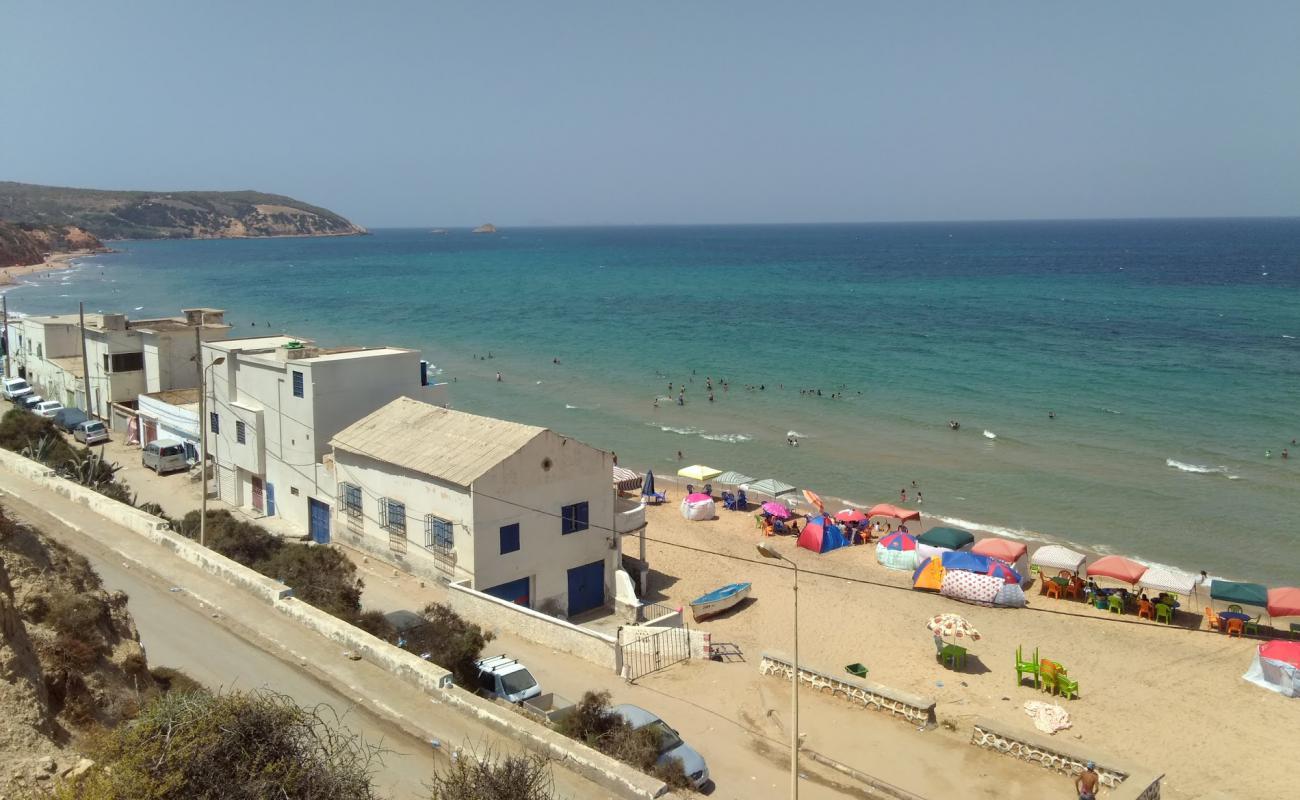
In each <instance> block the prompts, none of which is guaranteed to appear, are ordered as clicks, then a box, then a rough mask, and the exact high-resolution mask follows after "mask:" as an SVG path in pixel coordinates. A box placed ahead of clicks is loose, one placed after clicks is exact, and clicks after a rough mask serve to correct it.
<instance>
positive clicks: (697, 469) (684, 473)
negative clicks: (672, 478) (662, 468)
mask: <svg viewBox="0 0 1300 800" xmlns="http://www.w3.org/2000/svg"><path fill="white" fill-rule="evenodd" d="M677 474H678V475H679V476H681V477H683V478H686V479H687V480H692V481H701V482H702V481H711V480H713V479H714V478H716V477H718V476H719V475H721V474H722V470H720V469H714V468H713V467H706V466H704V465H703V464H692V465H691V466H689V467H682V468H681V469H679V470H677Z"/></svg>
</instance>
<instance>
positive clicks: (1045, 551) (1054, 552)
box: [1029, 544, 1088, 575]
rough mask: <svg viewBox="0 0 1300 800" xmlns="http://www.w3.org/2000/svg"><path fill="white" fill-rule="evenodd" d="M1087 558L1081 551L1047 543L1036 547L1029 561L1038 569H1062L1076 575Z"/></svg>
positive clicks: (1081, 569)
mask: <svg viewBox="0 0 1300 800" xmlns="http://www.w3.org/2000/svg"><path fill="white" fill-rule="evenodd" d="M1087 561H1088V559H1087V557H1085V556H1084V555H1083V553H1076V552H1074V551H1073V550H1071V549H1070V548H1068V547H1061V546H1060V545H1059V544H1049V545H1044V546H1043V547H1040V548H1038V549H1037V550H1035V551H1034V554H1033V555H1032V556H1030V557H1029V563H1030V564H1033V565H1034V566H1036V567H1038V568H1039V569H1044V568H1046V569H1063V570H1066V571H1068V572H1073V573H1075V574H1076V575H1077V574H1078V573H1080V572H1083V565H1084V564H1085V563H1087Z"/></svg>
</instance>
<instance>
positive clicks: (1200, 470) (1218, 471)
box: [1165, 458, 1239, 481]
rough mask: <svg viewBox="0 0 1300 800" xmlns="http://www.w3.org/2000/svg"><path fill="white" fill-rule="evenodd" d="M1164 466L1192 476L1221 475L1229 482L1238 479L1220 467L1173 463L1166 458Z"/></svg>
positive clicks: (1180, 462) (1173, 461) (1223, 467)
mask: <svg viewBox="0 0 1300 800" xmlns="http://www.w3.org/2000/svg"><path fill="white" fill-rule="evenodd" d="M1165 466H1166V467H1173V468H1174V469H1176V470H1178V471H1179V472H1190V473H1192V474H1194V475H1222V476H1224V477H1225V478H1227V479H1228V480H1230V481H1235V480H1237V479H1238V477H1239V476H1237V475H1233V474H1232V473H1230V472H1228V468H1227V467H1225V466H1222V465H1220V466H1217V467H1207V466H1205V465H1203V464H1188V463H1186V462H1183V461H1175V460H1174V459H1172V458H1166V459H1165Z"/></svg>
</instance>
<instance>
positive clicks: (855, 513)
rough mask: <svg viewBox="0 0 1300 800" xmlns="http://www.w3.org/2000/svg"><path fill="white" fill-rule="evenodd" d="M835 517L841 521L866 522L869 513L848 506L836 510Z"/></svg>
mask: <svg viewBox="0 0 1300 800" xmlns="http://www.w3.org/2000/svg"><path fill="white" fill-rule="evenodd" d="M835 519H837V520H839V521H840V522H866V521H867V515H866V514H863V513H862V512H861V511H859V510H857V509H856V508H846V509H844V510H843V511H838V512H836V514H835Z"/></svg>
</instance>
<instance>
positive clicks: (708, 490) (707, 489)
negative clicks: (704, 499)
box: [704, 483, 713, 497]
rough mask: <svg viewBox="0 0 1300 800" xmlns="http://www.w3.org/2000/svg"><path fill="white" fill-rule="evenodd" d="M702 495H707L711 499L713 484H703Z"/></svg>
mask: <svg viewBox="0 0 1300 800" xmlns="http://www.w3.org/2000/svg"><path fill="white" fill-rule="evenodd" d="M704 493H705V494H707V495H708V496H709V497H712V496H713V484H711V483H706V484H704Z"/></svg>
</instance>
